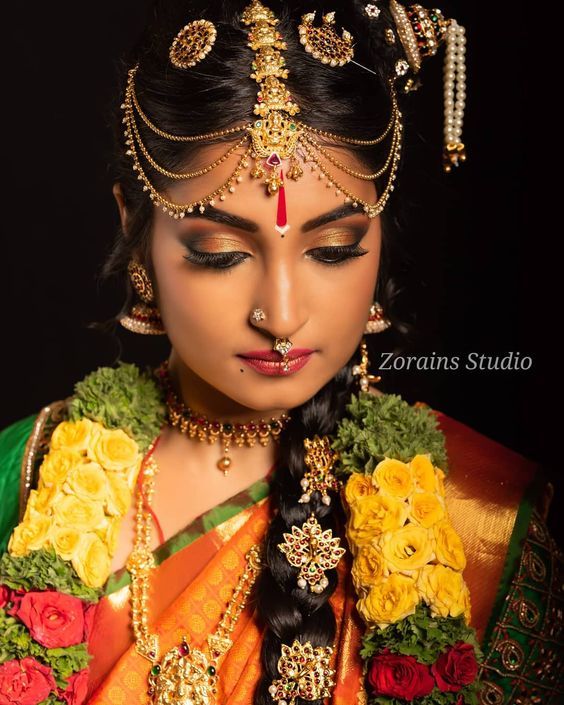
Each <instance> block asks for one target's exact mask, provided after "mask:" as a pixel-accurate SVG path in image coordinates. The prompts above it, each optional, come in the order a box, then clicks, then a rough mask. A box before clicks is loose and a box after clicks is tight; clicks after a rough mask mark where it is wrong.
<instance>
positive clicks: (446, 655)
mask: <svg viewBox="0 0 564 705" xmlns="http://www.w3.org/2000/svg"><path fill="white" fill-rule="evenodd" d="M431 671H432V672H433V675H434V676H435V680H436V681H437V685H438V686H439V688H440V689H441V690H443V691H457V690H460V689H461V688H462V687H463V686H465V685H468V684H469V683H472V681H473V680H474V679H475V678H476V675H477V673H478V662H477V661H476V655H475V653H474V647H473V646H472V644H468V643H467V642H465V641H457V642H456V644H455V645H454V646H451V647H450V649H447V650H446V651H443V653H442V654H441V655H440V656H439V658H438V659H437V660H436V661H435V663H434V664H433V665H432V666H431Z"/></svg>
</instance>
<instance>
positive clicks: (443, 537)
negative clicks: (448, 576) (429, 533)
mask: <svg viewBox="0 0 564 705" xmlns="http://www.w3.org/2000/svg"><path fill="white" fill-rule="evenodd" d="M433 533H434V535H435V539H436V549H435V551H436V554H437V559H438V560H439V561H440V562H441V563H444V565H448V566H450V567H451V568H454V569H455V570H464V568H466V556H465V555H464V546H463V545H462V539H461V538H460V536H459V535H458V534H457V533H456V531H455V530H454V527H453V526H452V524H451V523H450V521H449V520H448V519H443V520H442V521H440V522H438V523H437V524H435V525H434V526H433Z"/></svg>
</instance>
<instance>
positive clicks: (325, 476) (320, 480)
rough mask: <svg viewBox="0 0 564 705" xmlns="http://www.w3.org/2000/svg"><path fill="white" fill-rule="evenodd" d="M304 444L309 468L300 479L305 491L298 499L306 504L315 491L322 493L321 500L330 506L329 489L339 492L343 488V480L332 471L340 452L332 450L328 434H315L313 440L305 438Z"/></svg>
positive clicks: (306, 462)
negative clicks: (338, 478)
mask: <svg viewBox="0 0 564 705" xmlns="http://www.w3.org/2000/svg"><path fill="white" fill-rule="evenodd" d="M304 446H305V448H306V450H307V453H306V456H305V464H306V465H307V467H308V470H307V471H306V473H305V474H304V476H303V478H302V479H301V481H300V485H301V487H302V490H303V491H304V493H303V494H302V496H301V497H300V498H299V499H298V502H300V503H303V504H306V503H308V502H310V501H311V495H312V494H313V493H314V492H319V493H321V501H322V502H323V504H326V505H327V506H329V505H330V504H331V497H330V496H329V494H328V493H327V492H328V490H333V491H335V492H338V491H339V490H340V489H341V486H342V482H341V481H340V480H337V478H336V477H335V475H333V473H332V472H331V469H332V468H333V465H334V464H335V461H336V460H337V458H338V457H339V456H338V453H336V452H335V451H333V450H331V441H330V440H329V437H328V436H323V437H322V438H320V437H319V436H317V435H316V436H314V437H313V440H311V439H309V438H306V439H304Z"/></svg>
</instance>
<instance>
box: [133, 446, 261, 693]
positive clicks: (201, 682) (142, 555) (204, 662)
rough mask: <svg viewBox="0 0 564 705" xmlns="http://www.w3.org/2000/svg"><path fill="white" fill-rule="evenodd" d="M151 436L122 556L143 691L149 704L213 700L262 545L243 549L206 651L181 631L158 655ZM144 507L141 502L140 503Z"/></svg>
mask: <svg viewBox="0 0 564 705" xmlns="http://www.w3.org/2000/svg"><path fill="white" fill-rule="evenodd" d="M158 440H159V439H158V438H156V439H155V440H154V441H153V443H152V444H151V446H150V447H149V450H148V451H147V454H146V455H145V458H144V460H143V464H142V466H141V476H140V478H139V481H140V482H141V488H140V487H139V484H138V486H137V488H136V492H137V496H136V507H137V512H136V520H135V543H134V546H133V551H132V552H131V554H130V556H129V558H128V560H127V564H126V567H127V570H128V571H129V573H130V575H131V615H132V625H133V634H134V636H135V650H136V651H137V653H138V654H139V655H140V656H143V657H144V658H146V659H147V660H148V661H150V662H151V670H150V671H149V676H148V683H149V687H148V690H147V694H148V696H149V702H150V703H152V704H153V705H173V704H175V703H178V704H180V703H193V705H213V704H214V703H215V702H216V696H217V680H218V670H219V667H220V665H221V664H220V661H222V660H223V656H224V655H225V654H226V653H227V651H228V650H229V649H230V648H231V646H232V645H233V642H232V640H231V636H230V635H231V632H232V631H233V629H234V628H235V625H236V623H237V620H238V619H239V615H240V614H241V612H242V611H243V609H244V608H245V605H246V603H247V598H248V596H249V594H250V592H251V588H252V586H253V584H254V583H255V580H256V579H257V577H258V574H259V573H260V570H261V567H262V562H261V559H262V552H263V548H262V547H261V546H260V545H258V544H255V545H254V546H252V547H251V548H250V549H249V551H248V552H247V554H246V556H245V558H246V560H247V564H246V566H245V570H244V571H243V574H242V575H241V577H240V578H239V581H238V583H237V585H236V587H235V589H234V590H233V595H232V597H231V600H230V601H229V604H228V605H227V608H226V610H225V612H224V613H223V616H222V618H221V620H220V622H219V624H218V626H217V629H216V630H215V632H214V633H213V634H210V635H209V636H208V637H207V647H208V648H207V650H208V651H209V655H206V653H204V651H203V650H200V649H197V648H194V647H193V646H191V645H190V644H189V643H188V640H187V638H186V637H184V638H183V639H182V641H181V642H180V644H178V645H176V646H174V647H173V648H172V649H170V650H169V651H167V652H166V654H164V656H163V657H162V658H160V657H159V656H160V655H159V636H158V634H151V633H150V632H149V626H148V601H149V577H150V574H151V571H152V569H153V568H154V567H155V560H154V556H153V553H152V552H151V548H150V547H151V523H152V516H151V511H150V508H151V502H152V497H153V494H154V491H155V475H156V474H157V472H158V465H157V461H156V460H155V458H154V457H153V452H154V450H155V448H156V446H157V443H158ZM144 507H145V508H144Z"/></svg>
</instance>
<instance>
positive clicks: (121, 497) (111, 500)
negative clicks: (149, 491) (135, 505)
mask: <svg viewBox="0 0 564 705" xmlns="http://www.w3.org/2000/svg"><path fill="white" fill-rule="evenodd" d="M108 489H109V492H108V502H107V504H106V510H107V512H108V514H111V515H112V516H123V515H124V514H127V511H128V509H129V507H130V505H131V490H130V489H129V486H128V484H127V480H126V479H125V478H124V477H123V476H122V475H118V474H117V473H113V472H112V473H110V474H109V475H108Z"/></svg>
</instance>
